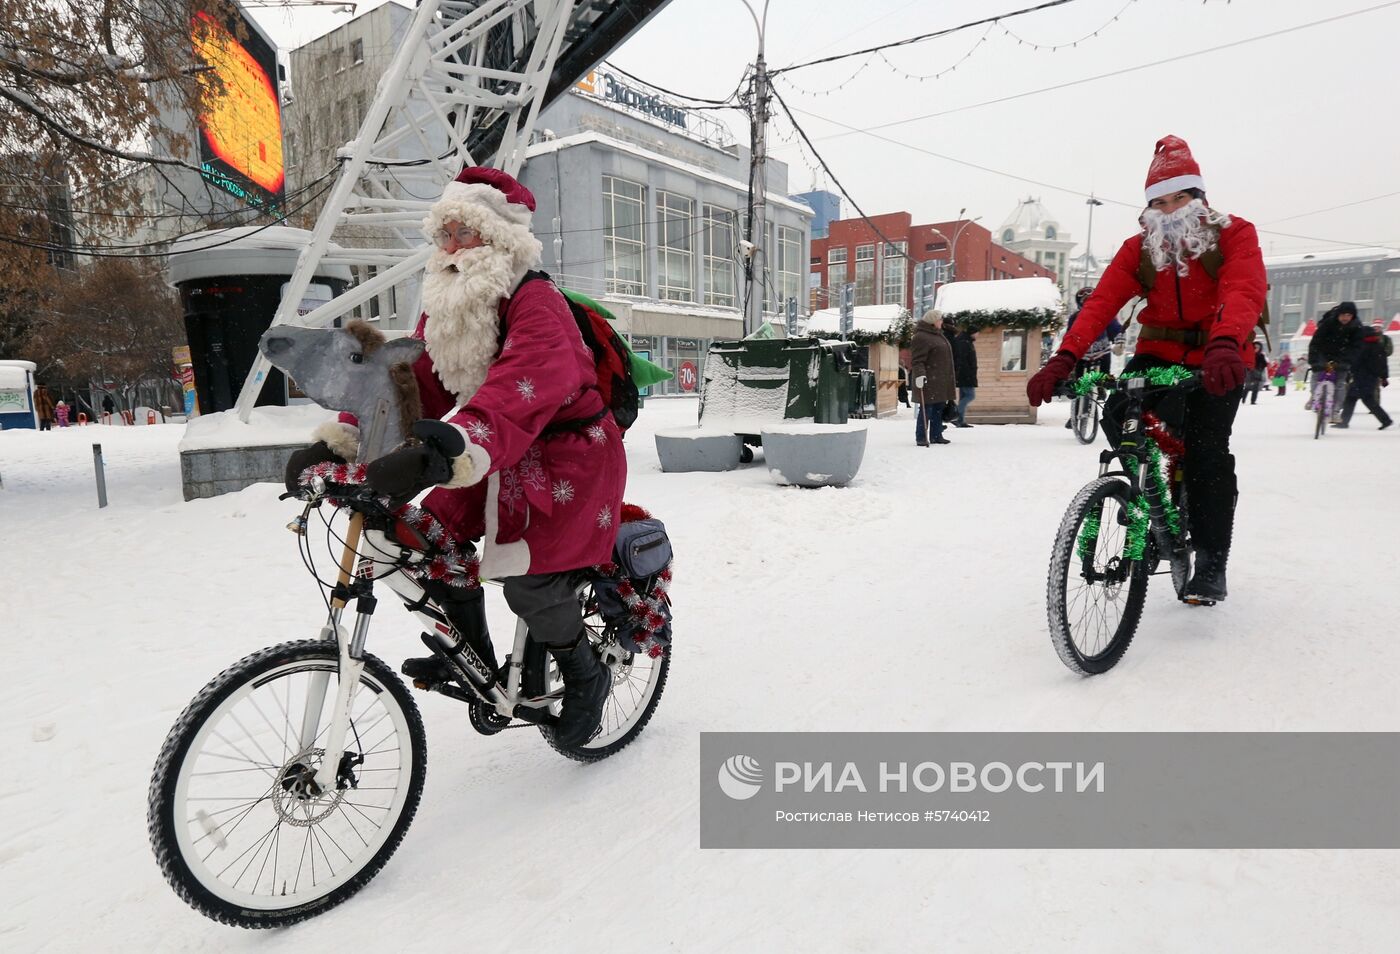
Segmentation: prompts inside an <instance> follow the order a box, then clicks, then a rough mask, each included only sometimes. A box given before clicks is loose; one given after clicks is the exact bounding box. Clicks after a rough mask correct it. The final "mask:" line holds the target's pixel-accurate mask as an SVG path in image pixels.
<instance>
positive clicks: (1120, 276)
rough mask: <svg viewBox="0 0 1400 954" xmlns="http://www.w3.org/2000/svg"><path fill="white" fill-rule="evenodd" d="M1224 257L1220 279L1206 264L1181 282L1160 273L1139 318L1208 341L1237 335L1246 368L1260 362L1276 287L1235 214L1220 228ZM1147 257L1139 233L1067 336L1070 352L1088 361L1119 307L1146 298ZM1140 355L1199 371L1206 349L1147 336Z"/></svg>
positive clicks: (1255, 238) (1249, 228) (1170, 271)
mask: <svg viewBox="0 0 1400 954" xmlns="http://www.w3.org/2000/svg"><path fill="white" fill-rule="evenodd" d="M1220 254H1221V256H1222V258H1223V259H1224V261H1223V263H1222V264H1221V266H1220V271H1219V274H1218V275H1217V276H1216V277H1215V278H1211V277H1210V275H1209V274H1207V272H1206V270H1205V267H1204V266H1202V265H1201V263H1200V262H1198V261H1192V262H1191V263H1190V267H1189V271H1188V273H1187V275H1186V277H1185V278H1180V277H1179V276H1178V275H1177V273H1176V269H1175V267H1173V266H1168V267H1167V268H1164V269H1161V270H1160V271H1158V272H1157V280H1156V282H1155V283H1154V284H1153V286H1152V291H1150V292H1148V294H1147V304H1146V306H1145V307H1144V308H1143V310H1142V312H1141V313H1140V314H1139V315H1138V321H1139V322H1141V323H1142V325H1143V327H1153V326H1157V327H1166V328H1201V329H1204V330H1205V332H1206V339H1207V340H1209V339H1213V338H1231V339H1233V340H1234V341H1236V342H1237V343H1238V344H1239V346H1240V357H1241V358H1242V359H1243V360H1244V362H1245V364H1246V366H1250V365H1252V364H1253V363H1254V361H1253V357H1254V356H1253V353H1252V351H1251V348H1250V344H1251V342H1252V341H1253V338H1254V327H1255V325H1256V324H1257V323H1258V321H1259V315H1260V313H1261V312H1263V310H1264V299H1265V297H1266V295H1267V292H1268V287H1269V286H1268V281H1267V279H1266V278H1265V273H1264V255H1263V252H1261V251H1260V249H1259V235H1258V233H1257V232H1256V231H1255V230H1254V226H1253V225H1251V224H1250V223H1249V222H1246V221H1245V220H1244V219H1241V218H1237V217H1235V216H1231V217H1230V224H1229V225H1228V226H1225V227H1223V228H1221V230H1220ZM1141 259H1142V236H1141V235H1135V236H1133V237H1132V238H1130V239H1128V240H1127V241H1126V242H1124V243H1123V246H1122V248H1120V249H1118V254H1117V255H1115V256H1113V261H1112V262H1110V263H1109V266H1108V269H1107V270H1106V271H1105V272H1104V275H1103V278H1102V279H1101V280H1100V281H1099V283H1098V285H1097V286H1096V287H1095V288H1094V294H1093V295H1091V296H1090V297H1089V300H1088V301H1087V302H1085V303H1084V308H1083V310H1081V311H1080V312H1079V317H1078V319H1077V320H1076V321H1075V322H1074V327H1072V328H1071V329H1070V330H1069V331H1068V332H1066V333H1065V338H1064V341H1063V342H1061V344H1060V348H1061V349H1062V350H1064V351H1068V352H1070V353H1072V354H1073V355H1074V356H1075V357H1076V358H1080V357H1082V356H1083V355H1084V352H1085V351H1087V350H1088V348H1089V345H1090V344H1091V343H1093V341H1094V339H1095V338H1097V337H1099V335H1101V334H1102V333H1103V330H1104V329H1105V328H1106V327H1108V323H1109V322H1110V321H1112V320H1113V317H1114V316H1115V315H1117V314H1118V311H1119V309H1121V308H1122V307H1123V306H1124V305H1126V304H1127V303H1128V302H1129V301H1131V300H1132V299H1134V298H1136V297H1138V296H1139V295H1141V294H1142V282H1141V281H1140V280H1139V279H1138V264H1139V262H1140V261H1141ZM1136 353H1137V354H1145V355H1153V356H1155V357H1158V358H1162V359H1164V360H1166V361H1173V362H1177V363H1180V364H1187V365H1193V366H1194V365H1199V364H1200V363H1201V359H1202V358H1203V357H1204V355H1205V347H1204V344H1203V345H1202V346H1201V347H1197V348H1191V347H1188V346H1187V345H1185V344H1183V343H1182V342H1178V341H1158V340H1147V339H1143V338H1139V339H1138V343H1137V352H1136Z"/></svg>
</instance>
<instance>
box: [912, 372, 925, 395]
mask: <svg viewBox="0 0 1400 954" xmlns="http://www.w3.org/2000/svg"><path fill="white" fill-rule="evenodd" d="M926 381H928V375H926V374H921V375H919V376H918V377H917V378H915V379H914V387H916V388H918V389H919V390H920V391H922V390H923V389H924V383H925V382H926Z"/></svg>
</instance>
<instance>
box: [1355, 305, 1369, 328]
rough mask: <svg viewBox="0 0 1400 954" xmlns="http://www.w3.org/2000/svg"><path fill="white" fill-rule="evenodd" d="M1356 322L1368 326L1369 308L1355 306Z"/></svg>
mask: <svg viewBox="0 0 1400 954" xmlns="http://www.w3.org/2000/svg"><path fill="white" fill-rule="evenodd" d="M1356 320H1357V321H1359V322H1361V323H1362V324H1363V325H1369V324H1370V323H1371V309H1370V307H1363V306H1361V305H1357V306H1356Z"/></svg>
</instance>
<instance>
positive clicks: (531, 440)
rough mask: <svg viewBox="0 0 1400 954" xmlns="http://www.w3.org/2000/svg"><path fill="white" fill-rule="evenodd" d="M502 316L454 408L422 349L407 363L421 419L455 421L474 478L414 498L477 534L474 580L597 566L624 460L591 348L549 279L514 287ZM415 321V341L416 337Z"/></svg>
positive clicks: (605, 551) (605, 552)
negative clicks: (484, 362)
mask: <svg viewBox="0 0 1400 954" xmlns="http://www.w3.org/2000/svg"><path fill="white" fill-rule="evenodd" d="M502 321H503V323H504V324H503V327H504V328H505V330H506V337H505V339H504V341H503V342H502V345H501V351H500V353H499V355H497V357H496V359H495V361H494V362H493V363H492V365H491V368H490V370H489V371H488V372H487V375H486V380H485V381H484V382H483V383H482V385H481V387H480V388H478V389H477V391H476V393H475V394H473V395H471V398H470V400H468V401H467V402H466V404H465V405H463V406H460V407H459V405H461V401H460V400H459V399H458V396H457V395H454V394H451V393H450V392H449V391H448V390H447V388H445V387H444V386H443V383H442V381H441V380H440V379H439V378H438V376H437V373H436V372H435V371H434V369H433V358H432V355H431V354H429V353H427V352H426V351H425V352H424V353H423V355H422V356H421V357H420V358H419V359H418V361H417V362H416V363H415V364H414V366H413V371H414V375H415V377H417V379H418V390H419V393H420V395H421V397H422V401H423V414H424V416H425V417H440V418H442V419H443V420H445V421H449V422H450V423H452V424H455V425H456V426H457V427H459V428H461V429H462V431H463V433H464V435H465V436H466V438H467V451H466V452H467V454H469V455H470V456H471V459H472V463H473V465H474V468H475V474H476V476H477V477H479V478H480V479H479V481H478V482H477V483H475V484H473V485H471V486H470V487H463V488H460V489H450V490H449V489H441V488H440V489H438V490H434V491H433V492H432V493H430V494H429V495H428V497H427V499H426V500H425V501H424V506H425V507H426V508H427V509H428V510H429V511H431V512H432V513H433V514H434V515H435V516H436V517H437V518H438V519H439V520H441V521H442V522H443V524H444V525H445V526H446V527H447V528H448V530H450V531H451V532H452V533H454V534H455V535H456V536H458V537H459V538H461V539H476V538H478V537H482V538H484V542H483V548H482V554H481V575H482V576H483V577H497V578H499V577H505V576H519V575H522V574H526V573H553V572H558V571H561V570H574V569H579V568H580V567H586V566H592V565H594V564H597V563H605V562H607V561H608V560H610V559H611V558H612V549H613V543H614V541H615V539H616V537H617V524H618V516H619V511H620V509H621V506H622V492H623V488H624V486H625V485H626V483H627V458H626V455H625V453H624V451H623V447H622V434H621V432H620V431H619V430H618V429H617V424H616V423H615V422H614V421H613V418H612V415H611V414H610V413H607V409H606V408H605V407H604V405H603V399H602V397H601V396H600V395H599V393H598V389H597V381H598V377H597V371H596V367H595V365H594V360H593V355H592V353H591V352H590V351H589V350H588V347H587V346H586V345H585V344H584V343H583V338H582V336H581V335H580V334H579V330H578V325H577V323H576V322H575V321H574V317H573V314H572V313H571V312H570V311H569V306H568V303H567V302H565V300H564V296H563V295H562V294H560V292H559V290H558V289H557V288H555V287H554V285H553V283H551V282H548V281H543V280H536V281H529V282H526V283H525V284H524V285H522V286H521V287H520V288H519V290H517V291H516V293H515V295H514V296H513V297H512V298H511V299H510V301H509V303H508V305H507V306H505V310H504V312H503V317H502ZM424 323H425V319H420V320H419V322H418V329H417V330H416V331H415V332H414V337H416V338H422V337H423V326H424ZM600 415H601V416H600ZM594 418H596V420H592V421H591V422H590V423H582V424H581V422H589V421H590V419H594ZM570 422H572V424H570Z"/></svg>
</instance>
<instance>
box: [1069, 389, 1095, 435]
mask: <svg viewBox="0 0 1400 954" xmlns="http://www.w3.org/2000/svg"><path fill="white" fill-rule="evenodd" d="M1071 414H1072V415H1073V418H1072V420H1073V421H1074V436H1075V439H1076V440H1078V441H1079V443H1081V444H1092V443H1094V438H1095V437H1097V436H1098V433H1099V405H1098V402H1097V401H1095V400H1094V399H1093V398H1091V397H1090V396H1089V395H1087V394H1084V395H1080V396H1079V397H1077V398H1075V399H1074V405H1073V407H1072V408H1071Z"/></svg>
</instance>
